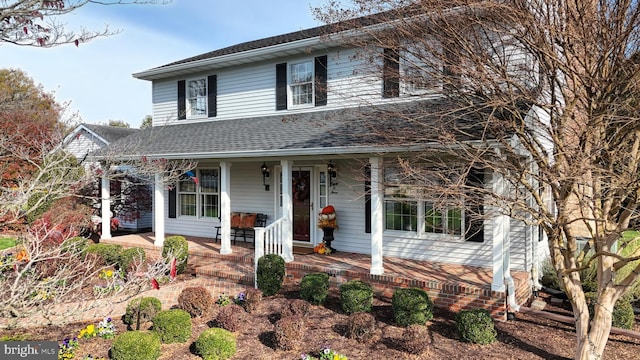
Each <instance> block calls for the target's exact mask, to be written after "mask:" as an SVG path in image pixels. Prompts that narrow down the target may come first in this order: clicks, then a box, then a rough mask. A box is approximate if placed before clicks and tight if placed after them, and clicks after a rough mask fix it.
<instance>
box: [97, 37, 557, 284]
mask: <svg viewBox="0 0 640 360" xmlns="http://www.w3.org/2000/svg"><path fill="white" fill-rule="evenodd" d="M327 31H331V27H330V26H320V27H316V28H312V29H306V30H302V31H296V32H292V33H288V34H283V35H278V36H273V37H269V38H264V39H259V40H255V41H249V42H246V43H241V44H237V45H233V46H229V47H226V48H222V49H218V50H214V51H211V52H208V53H204V54H201V55H198V56H194V57H190V58H185V59H180V60H177V61H175V62H172V63H169V64H166V65H163V66H159V67H156V68H152V69H149V70H145V71H141V72H138V73H135V74H133V76H134V77H135V78H137V79H141V80H145V81H150V82H151V84H152V101H153V127H152V128H149V129H145V130H143V131H141V132H139V133H138V134H136V135H134V136H131V137H128V138H127V139H125V140H124V141H121V142H118V143H116V144H113V145H112V147H111V150H112V151H113V152H116V153H118V154H120V155H121V156H122V158H128V159H139V158H140V157H142V156H145V157H146V158H163V159H167V160H169V161H170V160H179V159H190V160H194V161H197V163H198V165H197V168H196V169H194V170H193V175H194V177H195V178H197V181H194V179H193V177H192V176H185V177H184V178H183V179H182V180H181V181H178V182H177V183H176V184H172V186H167V185H166V184H165V183H164V182H163V181H162V174H157V176H156V188H155V195H154V196H155V197H154V231H155V236H156V244H157V245H161V244H162V242H163V239H164V234H166V233H169V234H181V235H191V236H200V237H210V238H212V237H215V235H216V227H218V226H219V227H220V230H221V244H222V248H221V252H222V253H225V254H228V253H231V252H232V251H233V250H232V248H231V240H232V235H231V234H232V231H231V213H232V212H254V213H262V214H266V215H267V227H269V226H272V225H273V224H277V226H280V227H281V229H282V231H280V232H279V233H278V234H279V235H278V236H279V241H281V242H282V244H283V257H284V258H285V260H287V261H291V260H292V259H293V253H292V251H291V249H292V246H293V245H297V246H309V247H314V246H316V245H318V244H320V243H321V242H322V241H323V232H322V230H321V229H319V227H318V213H319V212H320V210H321V209H322V208H323V207H325V206H327V205H332V206H333V207H334V208H335V209H336V214H337V222H338V226H339V228H338V229H337V230H336V231H335V233H334V237H335V240H334V241H333V242H332V247H334V248H335V249H337V251H340V252H355V253H361V254H370V255H371V265H370V273H371V274H374V275H383V274H384V273H385V263H384V257H387V256H389V257H401V258H407V259H416V260H423V261H431V262H440V263H453V264H462V265H468V266H476V267H483V268H490V269H492V270H493V272H492V273H493V278H492V280H491V289H492V291H495V292H501V293H503V294H504V293H505V292H507V287H509V286H510V279H509V278H510V274H509V273H510V271H521V272H531V271H532V269H533V268H534V266H535V264H536V262H537V259H539V256H540V252H541V249H546V245H545V244H544V243H543V241H540V240H541V239H540V238H539V235H538V231H537V230H536V229H535V228H533V227H531V226H526V225H525V224H524V223H521V222H520V221H517V220H515V219H511V218H509V217H506V216H496V217H495V218H490V219H485V220H484V221H482V222H480V223H478V222H477V221H473V220H472V219H470V218H469V217H468V216H466V215H465V210H464V208H453V207H452V208H438V209H434V208H433V207H432V204H430V203H428V202H427V201H425V200H424V199H421V198H415V199H412V198H411V197H410V196H408V197H407V195H406V194H405V195H404V196H403V197H402V198H399V197H398V196H397V194H398V189H401V188H402V186H403V184H402V181H403V179H402V177H400V176H396V175H397V172H398V167H397V164H394V162H393V160H394V159H396V158H397V157H398V155H400V154H402V156H411V153H412V152H413V151H420V152H424V151H429V144H419V143H416V142H415V141H412V142H411V144H407V146H406V147H403V146H393V147H390V146H385V145H384V144H381V143H379V141H377V139H376V137H375V136H367V133H366V131H367V126H366V124H367V123H370V122H374V121H376V120H377V111H378V110H379V109H383V108H384V107H389V106H393V107H396V108H398V109H404V110H403V111H405V113H406V114H407V115H408V116H410V114H411V111H412V107H413V106H446V103H445V101H444V100H443V97H441V96H439V93H438V92H439V91H442V89H441V88H435V89H433V91H428V92H425V94H424V96H410V95H415V94H408V93H407V92H405V90H404V89H406V87H403V86H402V84H397V83H396V84H395V85H394V84H393V82H388V81H386V80H385V78H384V76H378V77H371V76H369V75H366V74H365V75H363V73H362V72H360V71H358V69H359V67H362V66H364V65H365V64H364V63H362V60H357V57H356V56H354V54H355V51H356V49H350V48H348V47H345V46H343V45H342V44H340V43H339V42H338V41H335V42H332V41H331V40H327V38H326V37H324V36H323V35H325V34H326V33H327ZM384 53H385V50H384V49H380V59H381V60H380V61H382V58H383V56H384ZM358 94H366V99H362V98H360V97H359V96H358ZM363 96H364V95H363ZM525 111H526V110H525ZM403 121H405V120H404V119H400V118H399V119H398V124H399V125H402V122H403ZM470 176H471V177H473V180H474V181H476V182H477V183H478V184H479V186H493V182H494V180H495V179H494V177H493V176H492V174H491V173H486V172H484V171H481V170H478V171H476V172H475V173H473V174H471V175H470ZM434 214H435V215H434ZM434 221H435V222H438V224H440V226H433V224H434ZM107 236H108V234H107ZM511 285H512V282H511ZM508 293H509V294H511V295H513V293H514V290H513V289H510V290H509V291H508Z"/></svg>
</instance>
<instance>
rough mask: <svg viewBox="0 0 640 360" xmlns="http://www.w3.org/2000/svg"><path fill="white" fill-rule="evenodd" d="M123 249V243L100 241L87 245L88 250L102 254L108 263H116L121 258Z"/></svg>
mask: <svg viewBox="0 0 640 360" xmlns="http://www.w3.org/2000/svg"><path fill="white" fill-rule="evenodd" d="M122 249H123V248H122V245H117V244H103V243H98V244H90V245H89V246H87V250H86V252H87V253H89V254H91V253H95V254H98V255H100V257H102V259H104V261H105V263H107V264H108V265H116V264H117V263H118V261H119V260H120V254H121V253H122Z"/></svg>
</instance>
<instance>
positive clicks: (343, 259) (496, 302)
mask: <svg viewBox="0 0 640 360" xmlns="http://www.w3.org/2000/svg"><path fill="white" fill-rule="evenodd" d="M185 238H186V239H187V241H188V243H189V262H190V263H191V264H193V265H194V266H195V267H196V276H202V277H215V278H220V279H223V280H225V281H229V282H237V283H244V284H247V285H252V284H253V279H254V273H253V272H254V265H253V264H254V263H253V252H254V250H253V247H252V245H253V244H252V243H250V242H246V243H245V242H240V241H238V243H237V244H236V245H231V247H232V253H231V254H228V255H222V254H221V242H215V241H214V239H213V238H203V237H192V236H185ZM154 241H155V235H154V233H142V234H131V235H121V236H114V237H112V238H111V239H102V240H100V242H103V243H110V244H120V245H122V246H124V247H134V246H137V247H141V248H144V249H145V250H147V252H148V253H149V254H150V255H152V254H155V255H159V254H160V250H161V249H160V248H158V247H157V246H155V245H154ZM370 266H371V257H370V256H369V255H365V254H356V253H347V252H337V253H333V254H330V255H319V254H315V253H310V254H296V253H295V252H294V260H293V261H292V262H289V263H287V264H286V279H285V283H286V284H297V283H299V281H300V279H302V277H303V276H304V275H305V274H307V273H311V272H324V273H328V274H330V276H331V278H330V279H331V280H330V281H331V286H332V287H335V288H337V286H338V285H339V284H341V283H344V282H346V281H348V280H354V279H359V280H362V281H364V282H366V283H369V284H371V285H372V286H373V288H374V291H375V294H376V296H378V297H381V298H385V299H387V300H390V299H391V296H392V295H393V291H394V289H395V288H398V287H419V288H422V289H424V290H425V291H427V293H428V294H429V296H430V297H431V299H432V300H433V302H434V304H435V305H436V306H438V307H441V308H446V309H449V310H452V311H459V310H461V309H465V308H486V309H488V310H489V311H491V313H492V315H493V317H494V318H496V319H500V320H504V319H505V318H506V312H507V294H506V293H505V292H501V291H491V282H492V277H493V274H492V271H491V269H489V268H480V267H473V266H464V265H454V264H444V263H436V262H427V261H417V260H410V259H403V258H395V257H388V256H384V269H385V272H384V274H383V275H372V274H370V270H369V268H370ZM512 275H513V278H514V282H515V288H516V301H517V303H518V304H522V303H524V302H526V300H527V299H528V298H529V297H530V296H531V287H530V285H529V276H528V274H527V273H526V272H516V271H513V272H512Z"/></svg>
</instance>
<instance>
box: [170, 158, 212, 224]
mask: <svg viewBox="0 0 640 360" xmlns="http://www.w3.org/2000/svg"><path fill="white" fill-rule="evenodd" d="M195 173H196V178H197V181H196V180H195V179H193V178H191V177H189V176H183V177H182V178H181V179H180V180H179V181H178V210H179V211H178V215H180V216H197V217H200V218H218V217H219V215H220V182H219V181H220V176H219V170H218V169H215V168H214V169H198V170H197V171H195Z"/></svg>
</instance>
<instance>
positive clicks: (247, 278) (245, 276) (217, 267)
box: [196, 259, 255, 285]
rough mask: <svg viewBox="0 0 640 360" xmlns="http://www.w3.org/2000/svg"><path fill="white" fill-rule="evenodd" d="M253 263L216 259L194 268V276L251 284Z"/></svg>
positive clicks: (252, 282)
mask: <svg viewBox="0 0 640 360" xmlns="http://www.w3.org/2000/svg"><path fill="white" fill-rule="evenodd" d="M253 269H254V268H253V263H248V262H236V261H228V260H219V259H216V260H215V262H213V263H210V264H208V265H203V266H198V267H197V268H196V277H205V278H212V279H218V280H222V281H227V282H233V283H236V284H243V285H253V284H254V279H255V277H254V275H253Z"/></svg>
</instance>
